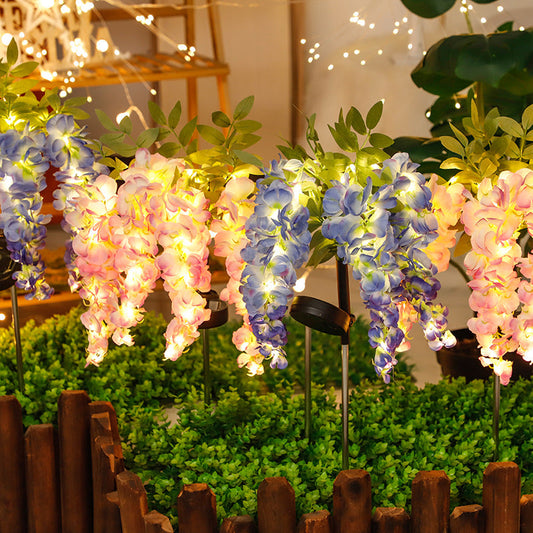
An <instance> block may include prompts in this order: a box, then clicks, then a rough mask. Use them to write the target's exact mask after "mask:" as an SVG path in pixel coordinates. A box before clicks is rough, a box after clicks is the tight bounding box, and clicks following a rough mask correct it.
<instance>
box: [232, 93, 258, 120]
mask: <svg viewBox="0 0 533 533" xmlns="http://www.w3.org/2000/svg"><path fill="white" fill-rule="evenodd" d="M253 105H254V97H253V96H247V97H246V98H244V99H243V100H241V101H240V102H239V103H238V104H237V105H236V107H235V111H234V112H233V120H241V119H243V118H244V117H246V116H247V115H248V114H249V113H250V111H251V110H252V107H253Z"/></svg>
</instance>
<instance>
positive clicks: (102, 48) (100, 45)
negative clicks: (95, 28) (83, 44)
mask: <svg viewBox="0 0 533 533" xmlns="http://www.w3.org/2000/svg"><path fill="white" fill-rule="evenodd" d="M96 49H97V50H98V51H99V52H107V51H108V50H109V43H108V42H107V41H106V40H105V39H98V41H96Z"/></svg>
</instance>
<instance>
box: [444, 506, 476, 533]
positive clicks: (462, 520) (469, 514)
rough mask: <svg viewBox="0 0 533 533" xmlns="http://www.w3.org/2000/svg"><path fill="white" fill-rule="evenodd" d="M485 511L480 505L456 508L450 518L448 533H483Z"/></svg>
mask: <svg viewBox="0 0 533 533" xmlns="http://www.w3.org/2000/svg"><path fill="white" fill-rule="evenodd" d="M484 532H485V511H484V509H483V507H482V506H481V505H477V504H473V505H463V506H461V507H456V508H455V509H454V510H453V512H452V514H451V516H450V533H484Z"/></svg>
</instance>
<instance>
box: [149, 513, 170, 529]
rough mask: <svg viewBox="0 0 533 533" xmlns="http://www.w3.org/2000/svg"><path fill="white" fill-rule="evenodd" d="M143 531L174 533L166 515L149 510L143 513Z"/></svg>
mask: <svg viewBox="0 0 533 533" xmlns="http://www.w3.org/2000/svg"><path fill="white" fill-rule="evenodd" d="M144 533H174V530H173V529H172V525H171V524H170V520H169V519H168V518H167V517H166V516H164V515H162V514H161V513H158V512H157V511H150V512H149V513H147V514H145V515H144Z"/></svg>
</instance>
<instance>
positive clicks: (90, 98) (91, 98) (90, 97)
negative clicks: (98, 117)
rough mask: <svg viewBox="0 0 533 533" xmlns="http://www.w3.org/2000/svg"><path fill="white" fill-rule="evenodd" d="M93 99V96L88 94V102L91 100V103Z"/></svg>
mask: <svg viewBox="0 0 533 533" xmlns="http://www.w3.org/2000/svg"><path fill="white" fill-rule="evenodd" d="M92 101H93V97H92V96H87V102H89V104H90V103H91V102H92Z"/></svg>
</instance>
